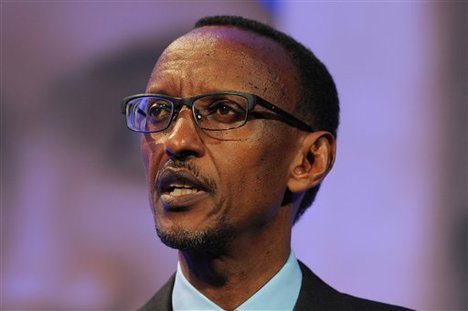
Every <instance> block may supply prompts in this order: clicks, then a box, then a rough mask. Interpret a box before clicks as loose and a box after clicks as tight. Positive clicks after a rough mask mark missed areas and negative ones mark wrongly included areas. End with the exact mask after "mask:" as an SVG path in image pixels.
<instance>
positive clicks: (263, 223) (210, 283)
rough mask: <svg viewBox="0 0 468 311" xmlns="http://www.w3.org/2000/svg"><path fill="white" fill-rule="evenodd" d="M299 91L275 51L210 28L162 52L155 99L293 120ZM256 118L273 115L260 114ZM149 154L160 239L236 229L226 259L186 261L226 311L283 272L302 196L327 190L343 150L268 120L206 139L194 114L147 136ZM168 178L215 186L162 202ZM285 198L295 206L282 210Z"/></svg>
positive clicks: (223, 252)
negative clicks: (232, 106)
mask: <svg viewBox="0 0 468 311" xmlns="http://www.w3.org/2000/svg"><path fill="white" fill-rule="evenodd" d="M296 86H297V77H296V72H295V70H294V67H293V66H292V64H291V62H290V60H289V58H288V56H287V55H286V53H285V52H284V50H283V49H282V48H281V47H280V46H279V45H278V44H277V43H276V42H274V41H272V40H270V39H268V38H264V37H261V36H258V35H256V34H252V33H250V32H247V31H243V30H240V29H237V28H233V27H222V26H210V27H202V28H198V29H195V30H193V31H192V32H190V33H188V34H186V35H184V36H183V37H181V38H179V39H177V40H176V41H174V42H173V43H172V44H171V45H170V46H169V47H168V48H167V49H166V50H165V51H164V53H163V54H162V55H161V57H160V58H159V60H158V62H157V64H156V66H155V68H154V70H153V73H152V75H151V78H150V81H149V83H148V87H147V92H150V93H162V94H167V95H171V96H174V97H188V96H193V95H197V94H202V93H207V92H213V91H242V92H247V93H253V94H256V95H259V96H261V97H263V98H265V99H266V100H268V101H270V102H271V103H273V104H275V105H277V106H279V107H281V108H282V109H284V110H286V111H288V112H291V113H292V112H293V111H294V107H295V104H296V102H297V100H298V90H297V87H296ZM256 111H257V112H258V113H259V114H260V115H261V114H264V115H265V116H268V114H269V113H270V112H268V111H266V110H265V109H262V108H261V107H257V108H256ZM141 148H142V154H143V159H144V163H145V167H146V172H147V179H148V187H149V192H150V203H151V207H152V211H153V214H154V219H155V223H156V227H157V228H158V230H160V231H162V232H165V233H167V234H169V235H174V236H184V235H188V236H192V235H194V236H196V235H197V234H198V233H199V232H207V231H208V232H209V231H210V230H216V229H217V228H220V227H223V228H224V227H229V228H230V230H231V236H232V238H231V239H230V240H229V241H228V243H227V244H226V245H225V247H223V248H222V249H217V250H216V251H209V250H206V249H198V250H197V249H190V250H183V251H179V260H180V263H181V267H182V272H183V274H184V276H185V277H186V278H187V279H188V280H189V282H190V283H191V284H192V285H193V286H194V287H195V288H197V289H198V290H199V291H200V292H201V293H203V294H204V295H205V296H206V297H208V298H209V299H210V300H212V301H213V302H214V303H216V304H217V305H219V306H220V307H221V308H223V309H225V310H234V309H235V308H236V307H238V306H239V305H241V304H242V303H243V302H244V301H246V300H247V299H248V298H249V297H251V296H252V295H253V294H254V293H255V292H256V291H258V290H259V289H260V288H261V287H262V286H263V285H264V284H265V283H266V282H268V280H270V279H271V278H272V277H273V276H274V275H275V274H276V273H277V272H278V271H279V270H280V269H281V267H282V266H283V265H284V263H285V262H286V260H287V258H288V256H289V254H290V242H291V228H292V225H293V220H294V216H295V214H296V212H297V209H298V206H299V203H300V200H301V198H302V194H303V192H304V191H306V190H307V189H309V188H311V187H313V186H315V185H317V184H318V183H320V182H321V181H322V179H323V178H324V177H325V175H326V174H327V173H328V171H329V170H330V169H331V166H332V165H333V162H334V158H335V140H334V138H333V136H332V135H331V134H329V133H327V132H324V131H318V132H313V133H307V132H303V131H300V130H298V129H296V128H293V127H291V126H288V125H287V124H285V123H284V122H281V121H278V120H272V119H271V118H268V117H265V118H257V119H253V120H250V121H249V122H247V124H246V125H244V126H243V127H241V128H238V129H235V130H229V131H226V132H222V133H220V132H216V133H213V132H206V131H203V130H200V129H199V128H198V127H197V126H196V124H195V123H194V121H193V118H192V114H191V111H190V110H189V109H187V108H186V107H184V108H183V109H182V110H181V111H180V113H179V116H178V118H177V120H175V121H174V122H173V124H172V125H171V127H170V128H169V129H168V130H166V131H165V132H164V133H158V134H147V135H145V136H144V137H143V139H142V143H141ZM174 159H177V160H180V161H181V162H185V163H190V165H191V166H193V167H196V169H197V170H198V172H199V174H197V175H196V176H195V174H194V173H193V171H191V170H187V169H186V168H180V167H179V168H175V167H172V166H171V163H173V161H174ZM167 168H169V169H171V172H175V173H176V174H179V173H184V174H191V176H192V175H193V177H194V178H197V180H203V181H206V180H209V181H210V183H209V184H210V186H209V187H208V186H207V188H206V189H203V191H201V190H200V189H196V190H193V191H192V190H190V191H192V192H190V191H189V193H183V194H181V193H179V194H174V193H173V194H168V193H164V191H162V190H161V189H159V190H158V187H157V185H156V184H157V183H156V181H157V180H158V177H159V176H160V175H161V173H162V172H163V171H164V170H166V169H167ZM199 175H201V176H199ZM286 191H289V192H291V193H292V197H293V199H292V200H284V195H285V192H286Z"/></svg>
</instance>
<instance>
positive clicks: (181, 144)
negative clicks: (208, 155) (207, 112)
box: [164, 107, 204, 160]
mask: <svg viewBox="0 0 468 311" xmlns="http://www.w3.org/2000/svg"><path fill="white" fill-rule="evenodd" d="M173 122H174V124H172V126H171V128H172V129H171V128H169V129H168V130H169V131H170V133H169V134H168V136H167V138H166V141H165V142H164V152H165V153H166V154H167V155H168V156H169V157H170V158H171V159H174V160H175V159H177V160H185V159H187V158H189V157H201V156H202V155H203V153H204V144H203V141H202V139H201V137H200V129H199V128H198V127H197V125H196V124H195V122H194V120H193V118H192V111H191V110H190V109H188V108H186V107H184V108H182V110H181V111H180V112H179V114H178V116H177V119H176V120H174V121H173Z"/></svg>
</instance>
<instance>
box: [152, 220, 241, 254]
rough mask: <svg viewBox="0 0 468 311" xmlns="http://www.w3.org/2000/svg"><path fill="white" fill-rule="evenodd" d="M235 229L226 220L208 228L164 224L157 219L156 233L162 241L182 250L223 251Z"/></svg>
mask: <svg viewBox="0 0 468 311" xmlns="http://www.w3.org/2000/svg"><path fill="white" fill-rule="evenodd" d="M233 232H234V230H232V228H231V227H230V226H229V225H227V224H226V222H225V221H219V222H218V223H216V224H215V225H213V226H210V227H207V228H197V229H193V228H185V227H182V226H180V225H174V224H172V225H171V226H164V225H163V224H162V223H161V222H158V221H156V233H157V234H158V236H159V238H160V239H161V241H162V242H163V243H164V244H166V245H167V246H169V247H171V248H175V249H178V250H181V251H197V252H210V253H211V252H215V253H221V252H223V251H224V250H225V249H226V247H227V246H228V244H229V242H230V241H231V240H232V239H233V236H234V234H233Z"/></svg>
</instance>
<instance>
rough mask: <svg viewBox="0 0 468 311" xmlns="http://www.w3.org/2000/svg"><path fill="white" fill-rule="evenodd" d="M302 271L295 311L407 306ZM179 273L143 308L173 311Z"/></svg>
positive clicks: (303, 267)
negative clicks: (354, 291)
mask: <svg viewBox="0 0 468 311" xmlns="http://www.w3.org/2000/svg"><path fill="white" fill-rule="evenodd" d="M299 265H300V267H301V270H302V285H301V290H300V292H299V297H298V299H297V302H296V305H295V306H294V310H317V311H341V310H346V311H348V310H350V311H351V310H356V311H358V310H359V311H374V310H375V311H380V310H383V311H397V310H409V309H406V308H402V307H398V306H393V305H388V304H385V303H380V302H376V301H371V300H366V299H362V298H357V297H353V296H350V295H347V294H342V293H340V292H338V291H336V290H335V289H333V288H332V287H330V286H329V285H328V284H326V283H325V282H324V281H322V280H321V279H320V278H319V277H318V276H316V275H315V274H314V273H313V272H312V271H310V269H309V268H308V267H307V266H306V265H304V264H303V263H302V262H299ZM174 280H175V274H174V275H172V276H171V278H170V279H169V281H168V282H167V283H166V284H165V285H164V286H163V287H162V288H161V289H160V290H159V291H158V292H157V293H156V294H155V295H154V296H153V297H152V298H151V299H150V300H149V301H148V302H147V303H146V304H145V305H144V306H143V307H142V308H141V309H139V311H156V310H157V311H172V302H171V300H172V299H171V297H172V289H173V288H174Z"/></svg>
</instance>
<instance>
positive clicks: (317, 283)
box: [294, 262, 409, 311]
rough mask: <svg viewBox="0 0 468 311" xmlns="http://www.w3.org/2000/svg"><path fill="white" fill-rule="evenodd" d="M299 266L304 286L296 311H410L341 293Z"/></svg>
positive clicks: (300, 263)
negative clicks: (312, 310)
mask: <svg viewBox="0 0 468 311" xmlns="http://www.w3.org/2000/svg"><path fill="white" fill-rule="evenodd" d="M299 265H300V267H301V271H302V286H301V290H300V292H299V298H298V300H297V303H296V305H295V307H294V310H311V309H315V310H330V311H331V310H350V311H351V310H356V311H357V310H359V311H361V310H362V311H373V310H375V311H377V310H379V311H380V310H382V311H397V310H409V309H406V308H403V307H399V306H394V305H389V304H385V303H381V302H376V301H371V300H367V299H363V298H358V297H354V296H351V295H347V294H343V293H340V292H339V291H337V290H336V289H334V288H332V287H331V286H330V285H328V284H327V283H325V282H324V281H322V280H321V279H320V278H319V277H318V276H316V275H315V274H314V273H313V272H312V271H311V270H310V269H309V268H308V267H307V266H306V265H304V264H303V263H302V262H299Z"/></svg>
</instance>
